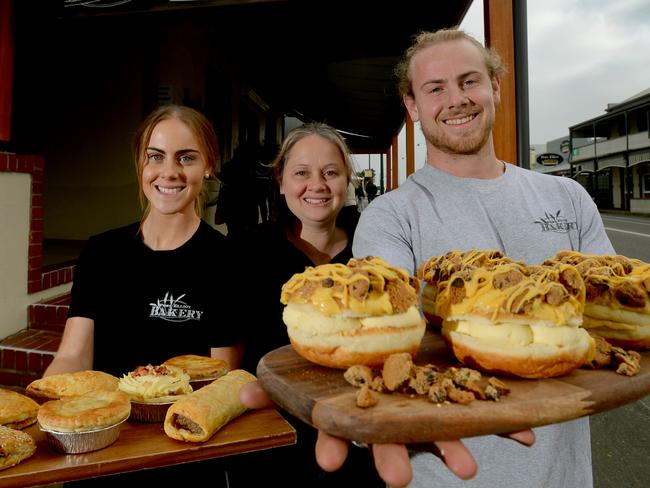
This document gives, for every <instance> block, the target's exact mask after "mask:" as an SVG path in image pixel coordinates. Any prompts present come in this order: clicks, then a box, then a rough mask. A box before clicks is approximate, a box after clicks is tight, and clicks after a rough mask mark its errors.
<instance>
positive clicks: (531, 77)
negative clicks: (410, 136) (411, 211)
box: [358, 0, 650, 181]
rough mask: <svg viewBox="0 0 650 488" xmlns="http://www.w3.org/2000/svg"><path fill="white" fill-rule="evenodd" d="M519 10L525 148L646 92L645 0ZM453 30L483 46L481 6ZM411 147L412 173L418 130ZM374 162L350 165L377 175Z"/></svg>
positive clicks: (564, 1) (421, 151)
mask: <svg viewBox="0 0 650 488" xmlns="http://www.w3.org/2000/svg"><path fill="white" fill-rule="evenodd" d="M527 7H528V8H527V16H528V31H527V36H528V89H529V101H528V103H529V109H530V111H529V128H530V142H531V144H545V143H546V142H548V141H550V140H553V139H557V138H559V137H564V136H566V135H568V134H569V126H572V125H575V124H578V123H580V122H583V121H585V120H588V119H591V118H593V117H597V116H599V115H602V114H603V113H605V108H606V107H607V104H608V103H616V102H622V101H623V100H625V99H627V98H630V97H631V96H633V95H636V94H637V93H639V92H641V91H643V90H645V89H646V88H650V0H528V3H527ZM461 27H462V28H463V29H464V30H465V31H467V32H469V33H470V34H472V35H474V36H475V37H476V38H477V39H479V40H481V41H483V40H484V33H483V2H482V0H474V1H473V3H472V6H471V7H470V9H469V11H468V13H467V15H466V17H465V19H464V21H463V22H462V24H461ZM403 132H404V131H402V133H403ZM400 139H401V140H400V142H399V146H400V148H404V147H405V140H404V135H403V134H400ZM415 142H416V168H417V167H420V166H421V165H422V164H423V163H424V159H425V157H426V156H425V153H426V151H425V146H424V140H423V138H422V136H421V133H420V130H419V127H418V128H417V129H416V139H415ZM403 152H404V151H400V158H401V159H405V155H404V154H402V153H403ZM376 158H377V161H376V162H375V161H374V157H373V158H372V159H373V160H372V164H371V161H370V158H368V157H367V156H366V157H364V158H359V159H358V162H359V165H360V166H361V167H368V166H369V165H370V166H371V167H373V168H375V167H376V170H377V171H378V170H379V156H377V157H376ZM401 166H404V165H401ZM404 171H405V170H404ZM405 177H406V174H403V175H402V174H400V181H402V180H403V179H404V178H405Z"/></svg>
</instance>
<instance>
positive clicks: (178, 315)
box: [149, 292, 203, 322]
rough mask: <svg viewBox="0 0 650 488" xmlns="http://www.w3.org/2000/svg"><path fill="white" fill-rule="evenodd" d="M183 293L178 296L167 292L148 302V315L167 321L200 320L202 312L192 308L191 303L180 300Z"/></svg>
mask: <svg viewBox="0 0 650 488" xmlns="http://www.w3.org/2000/svg"><path fill="white" fill-rule="evenodd" d="M184 296H185V294H182V295H181V296H179V297H178V298H174V295H172V294H171V293H169V292H167V293H165V298H163V299H162V300H157V301H156V303H150V304H149V305H150V306H151V312H150V313H149V317H151V318H159V319H162V320H166V321H168V322H187V321H188V320H201V315H203V312H202V311H200V310H194V309H193V308H192V306H191V305H188V304H187V303H185V302H183V301H181V300H182V298H183V297H184Z"/></svg>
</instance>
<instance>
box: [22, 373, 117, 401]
mask: <svg viewBox="0 0 650 488" xmlns="http://www.w3.org/2000/svg"><path fill="white" fill-rule="evenodd" d="M118 381H119V380H118V379H117V378H116V377H115V376H112V375H110V374H108V373H104V372H103V371H92V370H87V371H77V372H75V373H61V374H55V375H52V376H46V377H45V378H41V379H38V380H34V381H32V382H31V383H30V384H29V385H27V388H26V389H25V393H27V395H29V396H30V397H32V398H34V399H36V400H37V401H43V400H58V399H59V398H62V397H66V396H73V395H83V394H84V393H88V392H89V391H95V390H105V391H115V390H117V385H118Z"/></svg>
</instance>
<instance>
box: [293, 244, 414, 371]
mask: <svg viewBox="0 0 650 488" xmlns="http://www.w3.org/2000/svg"><path fill="white" fill-rule="evenodd" d="M417 292H418V282H417V281H416V280H415V279H413V278H412V277H411V276H409V274H408V273H407V272H406V271H404V270H402V269H398V268H394V267H392V266H390V265H388V264H387V263H385V262H384V261H383V260H381V259H380V258H377V257H367V258H363V259H351V260H350V261H349V262H348V264H347V265H344V264H324V265H320V266H315V267H308V268H307V269H306V270H305V271H304V272H303V273H297V274H295V275H293V277H292V278H291V279H290V280H289V281H287V283H285V284H284V286H283V287H282V295H281V302H282V303H283V304H285V305H286V306H285V309H284V313H283V320H284V323H285V324H286V325H287V332H288V335H289V339H290V340H291V344H292V345H293V347H294V349H295V350H296V352H298V354H300V355H301V356H303V357H304V358H305V359H307V360H309V361H312V362H314V363H316V364H320V365H323V366H329V367H334V368H342V369H345V368H348V367H350V366H352V365H355V364H365V365H367V366H380V365H382V364H383V362H384V360H385V359H386V358H387V357H388V356H390V355H391V354H393V353H396V352H409V353H411V354H415V353H417V351H418V349H419V347H420V342H421V340H422V336H423V335H424V329H425V323H424V320H423V319H422V317H421V315H420V312H419V310H418V295H417Z"/></svg>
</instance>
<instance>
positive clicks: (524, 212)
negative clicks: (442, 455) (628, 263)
mask: <svg viewBox="0 0 650 488" xmlns="http://www.w3.org/2000/svg"><path fill="white" fill-rule="evenodd" d="M352 249H353V253H354V255H355V256H356V257H361V256H370V255H373V256H381V257H382V258H383V259H384V260H386V261H387V262H389V263H390V264H392V265H394V266H399V267H402V268H404V269H406V270H408V271H409V272H410V273H412V274H414V273H415V271H416V269H417V267H418V266H420V265H421V264H423V263H424V262H426V261H427V260H428V259H429V258H430V257H432V256H437V255H440V254H444V253H446V252H448V251H451V250H469V249H498V250H501V251H503V252H505V254H506V255H508V256H510V257H512V258H514V259H523V260H524V261H526V262H528V263H530V264H539V263H541V262H542V261H543V260H544V259H546V258H548V257H551V256H553V255H554V254H555V253H556V252H557V251H559V250H562V249H571V250H576V251H581V252H584V253H590V254H591V253H593V254H612V253H614V249H613V248H612V245H611V243H610V242H609V239H608V238H607V235H606V233H605V230H604V228H603V223H602V220H601V218H600V215H599V213H598V209H597V208H596V205H595V204H594V203H593V201H592V199H591V197H590V196H589V194H588V193H587V192H586V191H585V190H584V188H583V187H582V186H581V185H580V184H578V183H577V182H575V181H573V180H572V179H569V178H563V177H557V176H548V175H543V174H541V173H536V172H533V171H529V170H525V169H522V168H519V167H517V166H514V165H510V164H507V165H506V171H505V173H504V174H503V175H501V176H500V177H498V178H494V179H488V180H480V179H474V178H459V177H456V176H453V175H450V174H448V173H445V172H443V171H440V170H438V169H436V168H434V167H432V166H429V165H425V166H424V167H423V168H421V169H420V170H418V171H416V172H415V173H414V174H413V175H411V176H410V177H409V178H408V180H407V181H406V182H404V184H403V185H402V186H400V187H399V188H398V189H396V190H394V191H391V192H389V193H387V194H385V195H382V196H381V197H379V198H376V199H375V200H374V201H373V202H372V204H371V205H370V206H369V207H368V208H367V209H365V210H364V212H363V213H362V214H361V219H360V221H359V225H358V226H357V230H356V233H355V236H354V244H353V248H352ZM535 434H536V442H535V445H534V446H533V447H531V448H527V447H523V446H520V445H518V444H517V443H516V442H514V441H512V440H508V439H503V438H500V437H497V436H484V437H476V438H471V439H465V440H464V441H463V442H464V443H465V444H466V445H467V447H468V448H469V449H470V451H471V452H472V454H473V455H474V457H475V458H476V460H477V462H478V466H479V468H478V469H479V470H478V474H477V475H476V477H475V478H473V479H472V480H470V481H462V480H459V479H458V478H456V477H455V476H454V475H453V474H452V473H451V472H450V471H449V470H448V469H447V468H446V467H445V466H444V465H443V463H442V462H441V461H440V460H439V459H438V458H436V457H434V456H433V455H431V454H426V453H422V454H417V455H415V456H413V457H412V463H413V474H414V477H413V482H412V483H411V486H413V487H425V486H427V487H438V486H444V487H449V486H463V487H467V488H471V487H479V486H480V487H488V488H492V487H499V488H503V487H513V488H514V487H517V488H519V487H522V486H525V487H527V488H535V487H539V488H548V487H580V488H583V487H589V486H592V485H593V480H592V472H591V446H590V434H589V422H588V420H587V419H586V418H582V419H578V420H574V421H571V422H565V423H562V424H555V425H549V426H545V427H542V428H538V429H535Z"/></svg>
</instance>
